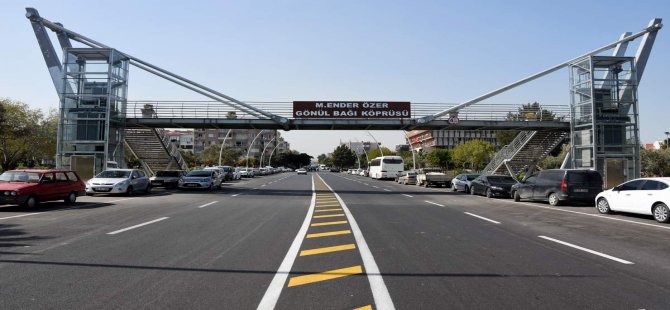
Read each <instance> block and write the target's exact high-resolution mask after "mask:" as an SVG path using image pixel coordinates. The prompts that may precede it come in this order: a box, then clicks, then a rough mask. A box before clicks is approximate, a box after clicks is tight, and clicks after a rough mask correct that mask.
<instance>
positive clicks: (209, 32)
mask: <svg viewBox="0 0 670 310" xmlns="http://www.w3.org/2000/svg"><path fill="white" fill-rule="evenodd" d="M25 7H34V8H36V9H37V10H38V11H39V12H40V15H41V16H42V17H44V18H46V19H49V20H51V21H53V22H61V23H63V24H64V26H65V27H66V28H69V29H71V30H73V31H75V32H78V33H80V34H83V35H85V36H88V37H90V38H92V39H95V40H97V41H99V42H102V43H104V44H106V45H108V46H111V47H114V48H116V49H118V50H121V51H123V52H125V53H128V54H131V55H133V56H135V57H138V58H140V59H142V60H145V61H148V62H150V63H152V64H155V65H157V66H159V67H162V68H164V69H166V70H169V71H171V72H174V73H177V74H179V75H182V76H184V77H187V78H189V79H191V80H193V81H196V82H198V83H200V84H203V85H206V86H208V87H210V88H213V89H215V90H217V91H219V92H221V93H224V94H226V95H228V96H231V97H233V98H236V99H238V100H242V101H249V102H252V101H272V102H291V101H294V100H336V101H340V100H352V101H410V102H413V103H441V104H444V105H445V108H446V107H448V106H451V105H454V104H457V103H460V102H464V101H466V100H468V99H472V98H474V97H477V96H479V95H482V94H484V93H486V92H489V91H492V90H494V89H497V88H499V87H502V86H504V85H507V84H509V83H511V82H514V81H517V80H520V79H522V78H525V77H527V76H529V75H532V74H534V73H537V72H539V71H542V70H544V69H547V68H549V67H552V66H554V65H557V64H559V63H562V62H565V61H567V60H569V59H572V58H574V57H576V56H579V55H581V54H584V53H586V52H588V51H591V50H594V49H596V48H598V47H601V46H604V45H606V44H608V43H611V42H614V41H616V40H617V39H618V38H619V36H620V35H621V33H623V32H625V31H631V32H637V31H640V30H642V29H643V28H645V27H646V26H647V24H648V23H649V21H650V20H651V19H652V18H655V17H660V18H666V20H665V21H666V23H668V20H667V19H670V14H669V13H670V1H667V0H650V1H645V0H641V1H634V2H631V1H618V0H613V1H573V0H564V1H537V0H535V1H517V0H509V1H475V0H473V1H389V0H385V1H377V0H371V1H352V0H342V1H319V0H304V1H293V0H287V1H269V0H268V1H265V0H264V1H197V0H192V1H173V0H170V1H158V0H151V1H140V0H134V1H130V0H117V1H113V2H109V1H90V0H89V1H73V0H61V1H49V0H45V1H42V0H35V1H18V0H4V1H2V2H0V31H2V37H3V43H4V44H3V46H2V48H0V59H1V60H0V72H2V74H1V75H0V97H4V98H10V99H12V100H17V101H22V102H25V103H27V104H29V105H31V106H33V107H37V108H41V109H45V110H46V109H49V108H57V107H58V96H57V94H56V91H55V89H54V87H53V84H52V82H51V79H50V76H49V73H48V71H47V68H46V65H45V63H44V60H43V58H42V56H41V55H40V50H39V47H38V45H37V41H36V40H35V36H34V33H33V31H32V28H31V26H30V23H29V21H28V20H27V19H26V18H25ZM667 28H668V27H666V28H664V29H661V30H660V31H659V33H658V36H657V38H656V42H655V44H654V47H653V50H652V53H651V57H650V59H649V62H648V63H647V67H646V70H645V72H644V76H643V78H642V80H641V83H640V86H639V89H638V97H639V111H640V124H641V125H640V136H641V140H642V142H646V143H650V142H653V141H655V140H660V139H664V138H665V132H666V131H670V123H669V122H668V121H669V120H670V117H669V116H670V104H668V99H667V98H668V97H669V96H668V95H667V93H665V92H664V91H663V89H666V90H667V89H668V86H669V85H670V84H669V82H668V76H667V75H666V73H668V72H670V32H669V31H670V30H669V29H667ZM638 41H639V40H638ZM638 41H636V42H634V43H633V44H631V45H630V46H629V48H628V50H629V53H628V55H629V56H632V55H633V54H634V52H635V50H636V49H637V43H638ZM52 42H53V43H54V44H55V45H56V46H58V43H57V40H56V39H55V37H52ZM129 81H130V82H129V89H128V92H129V95H128V99H129V100H203V99H205V98H203V97H202V96H200V95H198V94H195V93H193V92H191V91H188V90H185V89H183V88H181V87H179V86H176V85H174V84H171V83H169V82H166V81H164V80H161V79H159V78H156V77H153V76H151V75H149V74H146V73H144V72H142V71H141V70H138V69H135V70H133V69H131V71H130V78H129ZM568 82H569V81H568V72H567V70H565V69H564V70H560V71H557V72H555V73H553V74H551V75H549V76H546V77H543V78H541V79H539V80H536V81H533V82H531V83H528V84H525V85H523V86H521V87H518V88H515V89H513V90H511V91H508V92H506V93H503V94H501V95H498V96H495V97H493V98H491V99H488V100H486V101H485V102H483V103H494V104H523V103H527V102H535V101H537V102H540V103H542V104H551V105H567V104H569V96H568V94H569V93H568ZM370 133H371V134H372V135H373V136H374V137H375V138H376V140H377V141H379V142H380V143H381V144H382V145H383V146H386V147H389V148H391V149H393V148H394V146H395V145H396V144H402V143H404V141H405V138H404V135H403V133H402V131H372V132H370ZM282 135H283V136H284V137H285V138H286V139H287V141H288V142H290V143H291V148H292V149H294V150H298V151H300V152H305V153H308V154H310V155H312V156H314V157H316V156H317V155H318V154H321V153H328V152H331V151H332V150H333V149H334V148H335V147H336V146H337V144H338V143H339V142H340V141H349V140H351V141H371V140H372V139H371V138H370V136H369V135H368V133H367V132H365V131H290V132H283V133H282Z"/></svg>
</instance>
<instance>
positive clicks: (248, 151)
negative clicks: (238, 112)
mask: <svg viewBox="0 0 670 310" xmlns="http://www.w3.org/2000/svg"><path fill="white" fill-rule="evenodd" d="M263 130H265V129H261V131H260V132H259V133H258V134H257V135H256V136H255V137H254V139H253V140H251V144H249V146H248V147H247V159H246V160H245V161H246V162H247V171H249V153H251V147H252V146H253V145H254V142H256V139H257V138H258V136H260V135H261V134H262V133H263Z"/></svg>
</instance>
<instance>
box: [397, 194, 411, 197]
mask: <svg viewBox="0 0 670 310" xmlns="http://www.w3.org/2000/svg"><path fill="white" fill-rule="evenodd" d="M400 195H403V196H407V197H409V198H414V196H412V195H407V194H400Z"/></svg>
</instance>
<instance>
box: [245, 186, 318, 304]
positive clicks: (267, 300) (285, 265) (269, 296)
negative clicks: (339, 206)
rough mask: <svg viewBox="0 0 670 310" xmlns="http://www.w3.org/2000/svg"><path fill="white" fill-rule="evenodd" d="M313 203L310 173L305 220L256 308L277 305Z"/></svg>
mask: <svg viewBox="0 0 670 310" xmlns="http://www.w3.org/2000/svg"><path fill="white" fill-rule="evenodd" d="M314 205H316V189H315V187H314V175H312V201H311V202H310V203H309V210H307V216H305V221H303V222H302V226H301V227H300V230H299V231H298V234H297V235H296V236H295V239H294V240H293V243H292V244H291V247H290V248H289V249H288V252H287V253H286V256H284V260H282V262H281V265H279V269H277V273H275V276H274V277H273V278H272V282H270V285H269V286H268V289H267V290H266V291H265V295H263V299H261V302H260V304H258V308H256V309H263V310H266V309H267V310H270V309H274V308H275V306H276V305H277V300H279V295H280V294H281V291H282V289H283V288H284V283H286V279H287V278H288V275H289V273H290V272H291V268H293V262H294V261H295V258H296V257H298V251H300V246H301V245H302V240H304V239H305V235H306V234H307V229H309V223H310V222H311V221H312V214H314Z"/></svg>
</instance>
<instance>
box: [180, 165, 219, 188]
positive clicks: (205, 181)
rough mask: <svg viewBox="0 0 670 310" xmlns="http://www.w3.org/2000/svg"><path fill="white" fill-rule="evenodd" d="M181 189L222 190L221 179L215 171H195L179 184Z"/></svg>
mask: <svg viewBox="0 0 670 310" xmlns="http://www.w3.org/2000/svg"><path fill="white" fill-rule="evenodd" d="M179 188H180V189H192V188H205V189H208V190H210V191H211V190H213V189H214V188H221V178H220V177H219V176H218V175H217V174H216V171H214V170H211V169H210V170H193V171H191V172H189V173H188V174H187V175H186V176H185V177H183V178H182V180H181V181H180V182H179Z"/></svg>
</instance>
